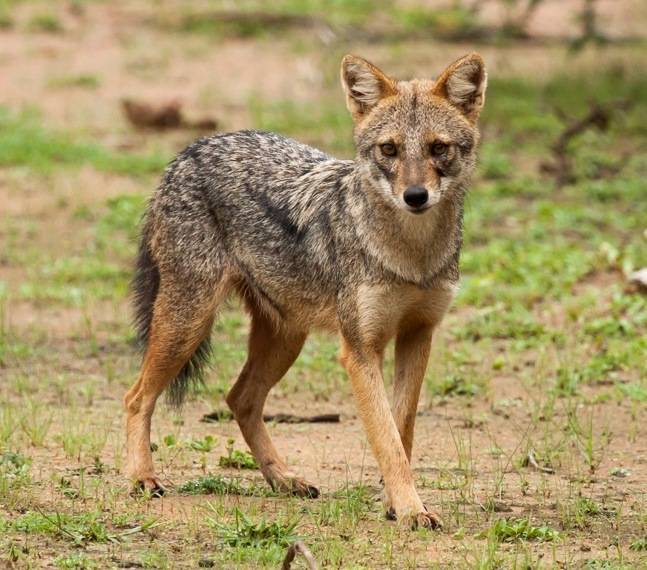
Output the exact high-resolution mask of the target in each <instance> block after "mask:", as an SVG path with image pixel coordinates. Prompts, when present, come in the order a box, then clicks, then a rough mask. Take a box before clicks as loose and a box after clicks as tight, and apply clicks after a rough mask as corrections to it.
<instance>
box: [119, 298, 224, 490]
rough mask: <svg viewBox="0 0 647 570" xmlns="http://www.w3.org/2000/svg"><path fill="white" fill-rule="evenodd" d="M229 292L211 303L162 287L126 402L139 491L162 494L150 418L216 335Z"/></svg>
mask: <svg viewBox="0 0 647 570" xmlns="http://www.w3.org/2000/svg"><path fill="white" fill-rule="evenodd" d="M224 294H225V291H224V290H223V288H221V290H216V291H212V292H210V294H209V297H208V298H203V299H200V297H199V296H197V295H193V294H191V295H187V291H186V290H185V291H178V290H173V289H171V288H170V287H168V286H167V287H166V288H164V287H162V288H161V289H160V292H159V294H158V296H157V299H156V300H155V307H154V311H153V320H152V323H151V330H150V335H149V339H148V346H147V349H146V353H145V355H144V360H143V363H142V368H141V372H140V374H139V377H138V379H137V381H136V382H135V384H134V385H133V386H132V388H131V389H130V390H128V392H127V393H126V395H125V397H124V406H125V408H126V449H127V463H126V472H127V475H128V476H129V477H130V478H131V479H132V480H133V481H134V482H135V483H136V484H137V486H138V487H140V488H142V487H143V488H144V489H147V490H149V491H151V492H152V493H153V494H155V495H161V494H163V492H164V487H163V485H162V484H161V482H160V480H159V478H158V477H157V476H156V475H155V470H154V468H153V457H152V455H151V449H150V431H151V418H152V415H153V411H154V410H155V403H156V402H157V399H158V397H159V396H160V394H161V393H162V392H163V391H164V389H165V388H166V387H168V385H169V384H170V383H171V382H172V381H173V379H174V378H175V377H176V376H177V374H178V373H179V372H180V370H181V369H182V367H183V366H184V365H185V364H186V362H187V361H188V359H189V358H190V356H191V355H192V354H193V352H194V351H195V349H196V348H197V346H198V345H199V344H200V342H201V341H202V340H203V339H204V338H205V336H207V335H208V334H209V333H210V331H211V326H212V324H213V319H214V313H215V309H216V306H217V303H218V302H219V301H220V300H221V299H222V298H223V296H224Z"/></svg>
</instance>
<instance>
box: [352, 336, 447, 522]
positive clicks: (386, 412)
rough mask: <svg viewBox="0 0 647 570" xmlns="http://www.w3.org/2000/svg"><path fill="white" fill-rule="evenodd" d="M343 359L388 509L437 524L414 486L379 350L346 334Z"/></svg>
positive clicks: (402, 517) (405, 518)
mask: <svg viewBox="0 0 647 570" xmlns="http://www.w3.org/2000/svg"><path fill="white" fill-rule="evenodd" d="M342 362H343V364H344V366H345V368H346V370H347V372H348V375H349V376H350V379H351V384H352V388H353V394H354V396H355V401H356V403H357V410H358V412H359V416H360V418H361V420H362V423H363V424H364V428H365V430H366V435H367V437H368V441H369V444H370V446H371V449H372V450H373V454H374V455H375V458H376V459H377V462H378V465H379V467H380V471H381V472H382V476H383V478H384V487H385V492H386V499H387V509H388V511H389V512H391V511H393V514H395V516H396V517H397V518H398V520H400V521H401V522H408V523H410V524H411V525H412V526H413V527H418V526H420V527H426V528H436V527H438V526H439V524H440V521H439V519H438V517H437V516H436V515H434V514H433V513H430V512H429V511H427V509H426V508H425V506H424V505H423V504H422V501H421V500H420V497H419V496H418V493H417V492H416V489H415V487H414V483H413V474H412V473H411V468H410V466H409V460H408V458H407V454H406V452H405V449H404V446H403V445H402V441H401V439H400V434H399V432H398V428H397V426H396V423H395V421H394V419H393V415H392V414H391V408H390V406H389V401H388V398H387V395H386V389H385V387H384V380H383V377H382V366H381V357H380V350H377V349H375V348H372V347H370V346H367V345H365V344H359V343H358V342H357V341H355V342H350V341H349V340H348V339H347V338H343V342H342Z"/></svg>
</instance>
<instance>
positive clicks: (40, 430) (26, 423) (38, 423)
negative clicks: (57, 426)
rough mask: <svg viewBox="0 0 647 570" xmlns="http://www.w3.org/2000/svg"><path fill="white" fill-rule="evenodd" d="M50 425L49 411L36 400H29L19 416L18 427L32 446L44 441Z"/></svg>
mask: <svg viewBox="0 0 647 570" xmlns="http://www.w3.org/2000/svg"><path fill="white" fill-rule="evenodd" d="M51 425H52V415H51V413H49V412H46V411H45V410H43V407H42V406H41V405H40V404H38V403H36V402H33V401H31V402H29V404H28V406H27V409H26V410H25V412H24V413H23V415H22V416H21V418H20V427H21V429H22V431H23V432H24V433H25V435H26V436H27V437H28V438H29V441H30V442H31V444H32V445H33V446H36V447H41V446H42V445H43V444H44V443H45V439H46V438H47V434H48V433H49V428H50V427H51Z"/></svg>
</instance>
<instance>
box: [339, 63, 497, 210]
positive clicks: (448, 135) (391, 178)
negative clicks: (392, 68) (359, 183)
mask: <svg viewBox="0 0 647 570" xmlns="http://www.w3.org/2000/svg"><path fill="white" fill-rule="evenodd" d="M341 80H342V86H343V88H344V91H345V93H346V104H347V106H348V110H349V111H350V112H351V114H352V116H353V122H354V135H355V144H356V146H357V160H358V161H359V162H360V164H361V167H362V172H363V176H364V178H365V182H366V183H368V185H369V186H370V187H371V188H373V189H376V190H378V191H379V192H380V193H381V194H383V195H384V196H385V198H386V199H388V200H391V201H393V202H394V203H395V204H396V205H397V206H398V207H400V208H403V209H405V210H407V211H409V212H412V213H416V214H421V213H423V212H425V211H426V210H428V209H430V208H431V207H432V206H433V205H434V204H437V203H438V202H440V201H441V200H443V199H444V198H447V197H451V196H452V195H455V194H456V193H458V192H463V190H464V188H465V185H466V183H467V182H468V180H469V177H470V175H471V173H472V170H473V168H474V162H475V151H476V144H477V142H478V129H477V126H476V122H477V119H478V116H479V113H480V112H481V108H482V107H483V102H484V100H485V88H486V84H487V75H486V72H485V66H484V64H483V59H482V58H481V56H480V55H478V54H476V53H473V54H470V55H466V56H465V57H463V58H461V59H459V60H458V61H456V62H454V63H452V64H451V65H450V66H449V67H448V68H447V69H445V71H443V73H441V74H440V76H439V77H438V78H437V79H436V81H431V80H424V79H422V80H421V79H414V80H412V81H396V80H394V79H391V78H390V77H388V76H387V75H385V74H384V73H383V72H381V71H380V70H379V69H378V68H377V67H375V66H374V65H372V64H371V63H369V62H368V61H366V60H364V59H362V58H360V57H356V56H352V55H347V56H346V57H344V59H343V60H342V65H341Z"/></svg>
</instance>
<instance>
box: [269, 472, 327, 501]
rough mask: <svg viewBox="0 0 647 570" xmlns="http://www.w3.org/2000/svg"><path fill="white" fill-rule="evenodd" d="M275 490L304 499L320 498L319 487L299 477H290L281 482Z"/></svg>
mask: <svg viewBox="0 0 647 570" xmlns="http://www.w3.org/2000/svg"><path fill="white" fill-rule="evenodd" d="M275 490H276V491H280V492H281V493H287V494H288V495H294V496H295V497H303V498H304V499H316V498H317V497H318V496H319V489H317V487H315V486H314V485H311V484H310V483H308V482H307V481H305V480H303V479H301V478H299V477H290V478H288V479H285V480H283V481H281V482H280V483H279V484H278V485H277V486H276V488H275Z"/></svg>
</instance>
